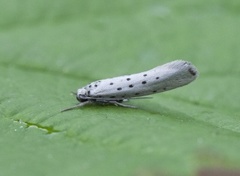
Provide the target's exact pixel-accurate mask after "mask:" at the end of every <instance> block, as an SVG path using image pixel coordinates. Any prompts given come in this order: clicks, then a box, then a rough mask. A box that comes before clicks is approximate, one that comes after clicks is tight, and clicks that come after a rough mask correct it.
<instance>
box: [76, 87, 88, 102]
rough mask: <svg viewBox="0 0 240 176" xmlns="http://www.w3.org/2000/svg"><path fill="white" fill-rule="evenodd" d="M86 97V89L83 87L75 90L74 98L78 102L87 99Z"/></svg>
mask: <svg viewBox="0 0 240 176" xmlns="http://www.w3.org/2000/svg"><path fill="white" fill-rule="evenodd" d="M87 97H88V91H87V90H86V89H85V88H81V89H78V90H77V94H76V99H77V100H78V101H79V102H84V101H87V100H88V99H87Z"/></svg>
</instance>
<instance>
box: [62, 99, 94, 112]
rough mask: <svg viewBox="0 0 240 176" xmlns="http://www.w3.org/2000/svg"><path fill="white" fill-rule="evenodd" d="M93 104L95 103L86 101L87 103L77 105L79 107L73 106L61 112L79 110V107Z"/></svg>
mask: <svg viewBox="0 0 240 176" xmlns="http://www.w3.org/2000/svg"><path fill="white" fill-rule="evenodd" d="M92 103H93V102H91V101H85V102H82V103H79V104H77V105H75V106H72V107H70V108H66V109H63V110H62V111H61V112H65V111H69V110H73V109H77V108H79V107H81V106H85V105H87V104H92Z"/></svg>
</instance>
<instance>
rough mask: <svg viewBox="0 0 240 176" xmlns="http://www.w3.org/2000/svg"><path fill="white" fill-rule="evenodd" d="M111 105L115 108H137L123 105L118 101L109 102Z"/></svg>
mask: <svg viewBox="0 0 240 176" xmlns="http://www.w3.org/2000/svg"><path fill="white" fill-rule="evenodd" d="M109 103H111V104H114V105H115V106H122V107H125V108H137V107H136V106H132V105H126V104H123V103H119V102H117V101H109Z"/></svg>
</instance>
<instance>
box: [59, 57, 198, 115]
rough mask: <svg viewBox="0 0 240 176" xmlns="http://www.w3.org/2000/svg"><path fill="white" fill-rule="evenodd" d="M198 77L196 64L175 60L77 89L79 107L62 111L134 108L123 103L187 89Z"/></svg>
mask: <svg viewBox="0 0 240 176" xmlns="http://www.w3.org/2000/svg"><path fill="white" fill-rule="evenodd" d="M197 76H198V72H197V69H196V67H195V66H194V65H192V64H191V63H190V62H187V61H183V60H176V61H173V62H169V63H167V64H164V65H161V66H158V67H155V68H153V69H151V70H148V71H145V72H141V73H137V74H132V75H125V76H119V77H115V78H108V79H103V80H99V81H95V82H92V83H90V84H88V85H86V86H85V87H82V88H80V89H78V90H77V93H76V98H77V100H78V101H79V102H80V103H79V104H77V105H75V106H73V107H70V108H67V109H64V110H63V111H67V110H71V109H75V108H78V107H81V106H84V105H86V104H93V103H99V104H114V105H116V106H123V107H130V108H135V107H134V106H131V105H126V104H123V103H122V102H125V101H128V100H129V99H136V98H139V97H140V98H141V96H145V95H150V94H154V93H160V92H164V91H167V90H171V89H175V88H177V87H181V86H184V85H186V84H189V83H190V82H192V81H193V80H195V79H196V77H197ZM142 98H144V97H142ZM63 111H62V112H63Z"/></svg>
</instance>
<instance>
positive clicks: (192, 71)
mask: <svg viewBox="0 0 240 176" xmlns="http://www.w3.org/2000/svg"><path fill="white" fill-rule="evenodd" d="M188 72H189V73H191V74H192V75H193V76H195V75H196V74H197V72H196V70H193V69H192V68H189V69H188Z"/></svg>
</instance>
